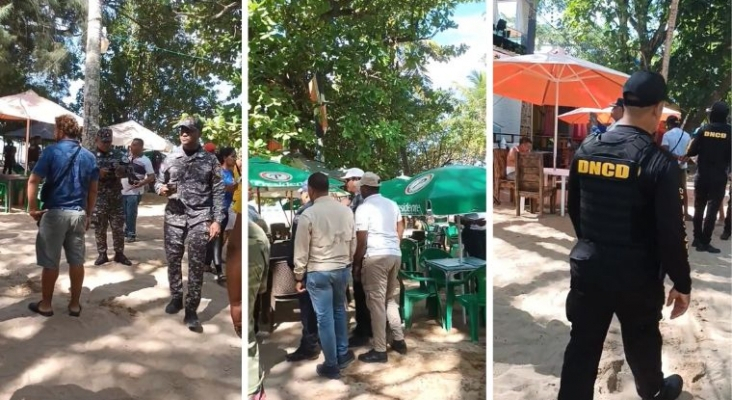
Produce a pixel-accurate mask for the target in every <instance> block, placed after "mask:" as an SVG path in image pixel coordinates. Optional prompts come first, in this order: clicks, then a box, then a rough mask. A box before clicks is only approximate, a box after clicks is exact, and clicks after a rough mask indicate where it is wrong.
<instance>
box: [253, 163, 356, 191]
mask: <svg viewBox="0 0 732 400" xmlns="http://www.w3.org/2000/svg"><path fill="white" fill-rule="evenodd" d="M248 163H249V187H251V188H253V189H255V190H256V191H257V192H258V193H259V195H260V196H262V197H270V198H282V197H289V196H290V195H291V192H293V191H296V190H297V189H299V188H300V187H301V186H302V185H304V184H305V183H307V181H308V178H309V177H310V172H308V171H303V170H301V169H297V168H294V167H290V166H287V165H284V164H280V163H278V162H274V161H268V160H265V159H262V158H256V157H255V158H250V159H249V161H248ZM328 183H329V186H330V191H331V192H336V191H340V189H339V187H340V186H342V185H343V183H342V182H340V181H338V180H335V179H332V178H329V180H328Z"/></svg>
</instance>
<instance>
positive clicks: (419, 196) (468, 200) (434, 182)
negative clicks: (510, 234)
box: [381, 165, 487, 216]
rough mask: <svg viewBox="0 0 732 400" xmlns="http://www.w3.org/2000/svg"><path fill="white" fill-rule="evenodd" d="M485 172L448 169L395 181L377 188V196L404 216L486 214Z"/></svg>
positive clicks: (476, 168)
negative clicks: (388, 202) (379, 193)
mask: <svg viewBox="0 0 732 400" xmlns="http://www.w3.org/2000/svg"><path fill="white" fill-rule="evenodd" d="M486 190H487V188H486V169H485V168H484V167H473V166H467V165H450V166H446V167H442V168H436V169H432V170H429V171H426V172H423V173H421V174H419V175H416V176H414V177H412V178H410V179H402V178H396V179H392V180H390V181H386V182H384V183H382V185H381V194H382V195H383V196H384V197H386V198H389V199H392V200H394V201H395V202H396V203H397V204H398V205H399V209H400V210H401V212H402V215H405V216H420V215H427V210H428V209H430V208H431V209H432V213H433V214H435V215H460V214H468V213H474V212H485V211H486V201H485V199H486V197H485V196H486Z"/></svg>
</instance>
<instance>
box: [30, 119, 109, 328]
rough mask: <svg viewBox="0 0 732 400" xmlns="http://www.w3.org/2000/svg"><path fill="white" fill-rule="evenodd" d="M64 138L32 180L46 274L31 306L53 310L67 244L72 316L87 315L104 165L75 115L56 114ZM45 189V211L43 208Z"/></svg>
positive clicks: (48, 153)
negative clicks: (84, 298) (89, 262)
mask: <svg viewBox="0 0 732 400" xmlns="http://www.w3.org/2000/svg"><path fill="white" fill-rule="evenodd" d="M54 135H55V137H56V140H57V142H58V143H56V144H54V145H51V146H49V147H48V148H47V149H46V150H45V151H44V152H43V153H41V158H40V159H39V160H38V163H37V164H36V166H35V168H33V173H32V174H31V176H30V178H29V179H28V213H29V214H30V216H31V217H32V218H33V219H34V220H36V221H37V222H38V235H37V236H36V258H37V261H36V262H37V264H38V265H40V266H41V267H42V268H43V272H42V274H41V292H42V299H41V301H39V302H35V303H31V304H29V305H28V308H29V309H30V310H31V311H33V312H35V313H38V314H40V315H43V316H44V317H50V316H52V315H53V307H52V305H51V301H52V298H53V290H54V287H55V286H56V279H58V273H59V264H60V262H61V249H64V253H65V254H66V261H67V262H68V263H69V278H70V280H71V300H70V302H69V306H68V312H69V315H71V316H73V317H78V316H80V315H81V304H80V303H79V297H80V296H81V287H82V284H83V283H84V260H85V258H86V240H85V239H86V237H85V236H86V231H87V230H88V229H89V217H90V215H91V214H92V211H93V210H94V206H95V204H96V201H97V188H98V182H99V168H98V167H97V162H96V158H95V157H94V155H93V154H92V153H91V152H90V151H88V150H86V149H84V148H82V147H81V144H80V143H79V139H80V138H81V128H80V127H79V125H78V123H77V122H76V117H75V116H73V115H63V116H60V117H57V118H56V129H55V132H54ZM44 179H45V183H44V184H43V186H44V187H43V190H41V201H42V202H43V210H40V209H39V207H38V189H39V186H40V183H41V181H43V180H44Z"/></svg>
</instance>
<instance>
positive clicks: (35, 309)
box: [28, 301, 53, 317]
mask: <svg viewBox="0 0 732 400" xmlns="http://www.w3.org/2000/svg"><path fill="white" fill-rule="evenodd" d="M39 304H41V302H40V301H39V302H37V303H30V304H28V309H29V310H31V311H33V312H34V313H36V314H40V315H42V316H44V317H52V316H53V310H51V311H41V309H40V308H38V305H39Z"/></svg>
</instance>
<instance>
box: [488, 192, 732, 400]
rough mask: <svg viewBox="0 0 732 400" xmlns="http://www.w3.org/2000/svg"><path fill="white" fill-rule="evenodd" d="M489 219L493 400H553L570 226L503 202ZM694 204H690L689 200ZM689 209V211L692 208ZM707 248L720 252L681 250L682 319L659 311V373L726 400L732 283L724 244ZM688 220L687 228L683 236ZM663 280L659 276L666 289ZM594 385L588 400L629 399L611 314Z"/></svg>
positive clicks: (691, 394) (630, 384)
mask: <svg viewBox="0 0 732 400" xmlns="http://www.w3.org/2000/svg"><path fill="white" fill-rule="evenodd" d="M505 200H506V201H505V202H504V205H501V206H498V207H497V208H496V209H495V210H494V213H493V217H494V222H493V223H494V225H493V226H494V228H493V229H494V239H493V246H494V253H493V257H494V260H493V265H494V267H495V268H494V277H493V279H494V281H493V285H494V289H493V290H494V309H493V312H494V318H493V324H494V325H493V326H494V338H493V340H494V344H493V349H494V350H493V355H494V360H493V361H494V364H493V365H494V374H493V375H494V390H493V396H494V398H495V399H501V400H519V399H525V400H537V399H556V396H557V393H558V391H559V376H560V374H561V368H562V359H563V355H564V349H565V346H566V345H567V342H568V341H569V327H570V326H569V322H568V321H567V318H566V316H565V307H564V304H565V299H566V297H567V293H568V291H569V263H568V255H569V251H570V249H571V248H572V246H573V245H574V230H573V229H572V225H571V222H570V219H569V216H566V217H561V216H559V215H548V214H545V215H543V216H542V217H540V218H538V217H537V215H536V214H528V213H522V215H521V216H520V217H516V214H515V211H514V209H513V208H512V207H511V206H510V205H509V204H508V199H507V198H506V199H505ZM691 204H693V202H692V203H691ZM691 212H692V213H693V208H692V209H691ZM721 232H722V226H721V225H717V226H716V228H715V232H714V237H713V239H712V244H715V245H716V246H717V247H720V248H722V253H721V254H716V255H715V254H710V253H700V252H697V251H696V250H694V249H692V250H690V253H689V254H690V262H691V265H692V279H693V291H692V297H691V298H692V301H691V306H690V308H689V311H688V312H687V314H686V315H684V316H682V317H679V318H677V319H675V320H673V321H671V320H669V316H670V310H671V309H670V307H669V308H665V309H664V319H663V320H662V321H661V333H662V335H663V339H664V347H663V369H664V373H665V374H666V375H668V374H672V373H678V374H680V375H681V376H682V377H683V378H684V381H685V382H686V383H685V392H684V394H682V396H681V397H680V398H679V399H682V400H689V399H704V400H730V399H732V387H731V386H730V375H731V374H730V358H732V340H731V337H732V335H731V333H730V329H731V328H732V321H730V313H731V312H732V296H731V295H730V292H731V291H732V284H731V281H730V275H731V274H730V263H731V260H730V242H723V241H720V240H719V235H720V234H721ZM691 233H692V230H691V222H688V223H687V234H688V235H689V236H690V237H691ZM671 286H672V284H671V282H670V280H668V279H667V280H666V292H667V293H668V290H670V288H671ZM599 370H600V373H599V375H598V380H597V382H596V384H595V399H597V400H631V399H632V400H637V399H638V398H639V397H638V396H637V394H636V392H635V384H634V381H633V376H632V374H631V373H630V369H629V368H628V365H627V362H626V361H625V358H624V355H623V345H622V339H621V336H620V326H619V324H618V322H617V318H615V319H614V321H613V324H612V325H611V328H610V332H609V334H608V337H607V339H606V341H605V348H604V352H603V355H602V359H601V361H600V367H599Z"/></svg>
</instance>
